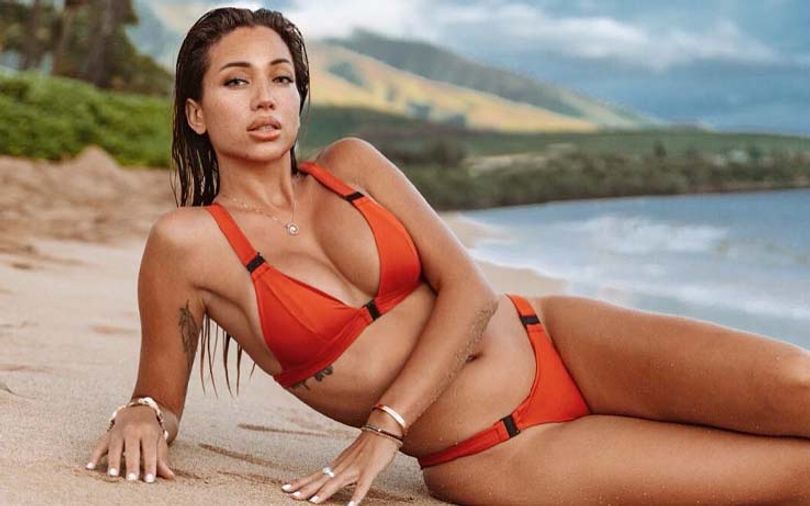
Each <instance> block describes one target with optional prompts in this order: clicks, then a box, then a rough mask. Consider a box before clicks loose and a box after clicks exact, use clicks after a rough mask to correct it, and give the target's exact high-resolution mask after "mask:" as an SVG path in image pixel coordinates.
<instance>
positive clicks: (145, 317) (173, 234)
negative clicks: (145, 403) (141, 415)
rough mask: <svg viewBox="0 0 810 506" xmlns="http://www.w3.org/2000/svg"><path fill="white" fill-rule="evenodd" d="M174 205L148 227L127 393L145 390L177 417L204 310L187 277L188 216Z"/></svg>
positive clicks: (180, 409) (198, 295)
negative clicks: (134, 371)
mask: <svg viewBox="0 0 810 506" xmlns="http://www.w3.org/2000/svg"><path fill="white" fill-rule="evenodd" d="M186 211H187V210H184V209H178V210H175V211H171V212H169V213H166V214H164V215H163V216H161V217H160V218H159V219H158V220H157V221H156V222H155V224H154V225H153V226H152V229H151V230H150V232H149V236H148V238H147V240H146V247H145V248H144V253H143V257H142V259H141V266H140V272H139V274H138V309H139V312H140V319H141V352H140V361H139V365H138V380H137V383H136V385H135V392H134V393H133V395H149V396H152V397H154V398H155V400H156V401H158V402H159V403H161V404H162V405H164V406H165V407H166V408H168V409H169V411H171V412H172V413H174V414H175V415H177V417H178V418H179V417H180V416H181V414H182V410H183V405H184V403H185V398H186V391H187V387H188V379H189V375H190V372H191V366H192V364H193V361H194V355H195V352H196V349H197V341H198V337H199V335H198V334H199V329H200V323H201V321H202V316H203V313H204V311H205V308H204V304H203V302H202V297H201V296H200V293H199V290H197V289H196V288H195V287H194V285H193V283H192V282H191V281H190V280H191V276H190V274H189V265H190V264H191V263H193V262H189V261H188V260H189V258H188V253H189V252H188V249H189V248H188V247H187V246H184V243H188V241H187V240H184V237H185V236H187V235H188V234H189V231H188V220H186V219H184V216H183V213H184V212H186Z"/></svg>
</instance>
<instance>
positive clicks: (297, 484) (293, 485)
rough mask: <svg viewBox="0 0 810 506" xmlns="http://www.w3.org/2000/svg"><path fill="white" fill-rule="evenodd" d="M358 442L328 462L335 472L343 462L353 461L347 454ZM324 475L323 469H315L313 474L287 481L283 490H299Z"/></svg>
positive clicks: (290, 491) (289, 491) (282, 487)
mask: <svg viewBox="0 0 810 506" xmlns="http://www.w3.org/2000/svg"><path fill="white" fill-rule="evenodd" d="M358 444H359V440H355V441H354V442H353V443H352V444H351V445H349V446H348V447H346V448H345V449H344V450H343V451H342V452H340V455H338V456H337V458H335V460H333V461H332V462H330V463H329V464H328V465H329V467H331V468H332V470H334V471H335V473H337V472H338V469H339V468H340V467H341V465H343V464H342V463H346V462H349V461H351V459H347V458H346V456H347V455H348V454H349V453H350V452H351V451H352V450H354V449H355V448H357V446H358ZM323 476H324V474H323V472H322V471H315V472H314V473H312V474H310V475H308V476H305V477H303V478H299V479H297V480H291V481H287V482H285V483H284V484H283V485H282V486H281V490H283V491H285V492H287V493H294V492H295V491H297V490H299V489H300V488H301V487H304V486H306V485H307V484H309V483H311V482H312V481H315V480H320V479H321V478H322V477H323Z"/></svg>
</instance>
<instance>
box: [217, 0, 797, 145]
mask: <svg viewBox="0 0 810 506" xmlns="http://www.w3.org/2000/svg"><path fill="white" fill-rule="evenodd" d="M219 3H220V4H222V5H239V6H245V7H252V8H258V7H267V8H272V9H277V10H280V11H282V12H283V13H284V14H285V15H286V16H287V17H288V18H290V19H291V20H292V21H293V22H294V23H296V24H297V25H298V26H299V28H300V29H301V31H302V32H303V34H304V36H305V37H314V38H322V37H330V36H331V37H334V36H337V37H340V36H347V35H349V34H350V33H351V32H352V30H353V29H355V28H364V29H367V30H372V31H375V32H378V33H380V34H383V35H387V36H390V37H397V38H408V39H416V40H422V41H426V42H430V43H433V44H436V45H439V46H442V47H445V48H448V49H451V50H453V51H454V52H456V53H458V54H460V55H462V56H465V57H468V58H470V59H473V60H476V61H479V62H481V63H485V64H488V65H492V66H496V67H501V68H505V69H508V70H510V71H512V72H516V73H519V74H523V75H527V76H530V77H533V78H536V79H538V80H542V81H545V82H552V83H556V84H560V85H563V86H565V87H568V88H572V89H574V90H576V91H579V92H583V93H586V94H588V95H591V96H594V97H596V98H598V99H601V100H604V101H606V102H610V103H616V104H619V105H624V106H629V107H631V108H633V109H635V110H638V111H639V112H642V113H646V114H648V115H651V116H653V117H657V118H661V119H664V120H668V121H673V122H678V123H687V124H701V125H704V126H708V127H715V128H718V129H722V130H758V131H774V132H785V133H801V134H808V135H810V30H808V27H810V2H808V1H804V0H757V1H748V0H671V1H666V2H664V1H661V0H648V1H646V2H641V1H628V0H534V1H515V0H471V1H455V0H444V1H435V0H434V1H428V0H383V1H380V0H331V1H320V0H283V1H268V0H265V1H243V2H219Z"/></svg>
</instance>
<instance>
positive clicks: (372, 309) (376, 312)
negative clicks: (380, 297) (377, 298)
mask: <svg viewBox="0 0 810 506" xmlns="http://www.w3.org/2000/svg"><path fill="white" fill-rule="evenodd" d="M363 307H364V308H366V309H368V314H370V315H371V318H372V319H373V320H376V319H377V318H379V317H380V309H379V308H378V307H377V304H376V303H375V302H374V299H371V300H370V301H368V302H366V303H365V304H364V305H363Z"/></svg>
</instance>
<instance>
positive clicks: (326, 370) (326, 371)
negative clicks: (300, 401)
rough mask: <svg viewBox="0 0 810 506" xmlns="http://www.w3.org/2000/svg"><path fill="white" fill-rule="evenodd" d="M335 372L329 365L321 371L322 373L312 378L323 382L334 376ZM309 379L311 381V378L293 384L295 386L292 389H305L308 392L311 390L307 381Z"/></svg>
mask: <svg viewBox="0 0 810 506" xmlns="http://www.w3.org/2000/svg"><path fill="white" fill-rule="evenodd" d="M333 370H334V368H333V367H332V366H331V365H328V366H326V367H325V368H323V369H321V370H320V371H318V372H316V373H315V375H314V376H312V378H315V381H323V379H324V378H325V377H326V376H329V375H330V374H332V371H333ZM308 379H310V378H306V379H303V380H301V381H299V382H298V383H293V385H292V386H291V387H290V388H298V387H304V388H306V389H307V390H310V388H309V385H307V380H308Z"/></svg>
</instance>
